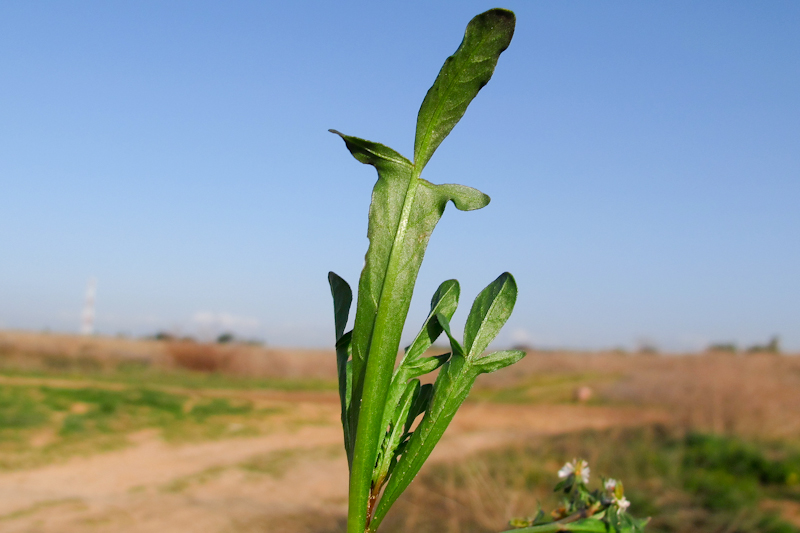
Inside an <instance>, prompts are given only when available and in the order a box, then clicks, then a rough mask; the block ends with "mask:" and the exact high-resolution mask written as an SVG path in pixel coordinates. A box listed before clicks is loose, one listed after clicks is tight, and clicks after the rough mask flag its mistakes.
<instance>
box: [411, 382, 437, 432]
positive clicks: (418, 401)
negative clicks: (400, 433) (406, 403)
mask: <svg viewBox="0 0 800 533" xmlns="http://www.w3.org/2000/svg"><path fill="white" fill-rule="evenodd" d="M431 398H433V384H431V383H426V384H425V385H423V386H422V387H420V389H419V394H417V396H416V397H415V398H414V405H412V406H411V409H409V411H408V416H407V417H406V424H405V430H406V433H408V432H409V431H410V430H411V426H412V425H413V424H414V420H416V419H417V417H418V416H419V415H421V414H422V413H424V412H425V411H427V410H428V405H430V403H431Z"/></svg>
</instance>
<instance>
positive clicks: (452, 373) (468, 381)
mask: <svg viewBox="0 0 800 533" xmlns="http://www.w3.org/2000/svg"><path fill="white" fill-rule="evenodd" d="M477 376H478V373H477V372H475V371H473V370H472V368H471V367H470V365H469V363H468V361H467V360H466V359H465V358H464V357H463V356H461V355H458V354H453V356H452V357H451V358H450V360H449V361H447V363H445V364H444V366H442V368H441V369H440V370H439V376H438V377H437V378H436V383H435V385H434V388H433V397H432V398H431V401H430V405H429V406H428V409H427V411H426V412H425V415H424V416H423V417H422V421H421V422H420V423H419V426H417V429H416V430H414V432H413V433H412V434H411V439H410V440H409V442H408V445H407V446H406V448H405V450H404V452H403V455H402V456H401V457H400V459H399V460H398V461H397V465H396V466H395V467H394V469H393V472H392V476H391V477H390V478H389V481H388V483H387V484H386V489H385V490H384V492H383V495H382V496H381V499H380V501H379V502H378V506H377V508H376V509H375V515H374V517H373V519H372V521H371V522H370V525H369V531H375V530H377V528H378V526H379V525H380V523H381V521H382V520H383V518H384V517H385V516H386V513H387V512H388V511H389V508H390V507H391V506H392V504H394V502H395V501H396V500H397V498H398V497H399V496H400V494H401V493H402V492H403V491H404V490H405V489H406V487H408V485H409V483H411V481H412V480H413V479H414V477H415V476H416V475H417V473H418V472H419V469H420V468H422V465H423V464H424V463H425V460H426V459H427V458H428V457H429V456H430V454H431V452H432V451H433V448H434V446H436V443H438V442H439V439H441V438H442V435H443V434H444V431H445V430H446V429H447V426H448V425H449V424H450V421H451V420H453V417H454V416H455V414H456V411H458V408H459V407H460V406H461V404H462V403H463V402H464V400H465V399H466V398H467V395H468V394H469V391H470V389H471V388H472V384H473V383H474V382H475V378H476V377H477Z"/></svg>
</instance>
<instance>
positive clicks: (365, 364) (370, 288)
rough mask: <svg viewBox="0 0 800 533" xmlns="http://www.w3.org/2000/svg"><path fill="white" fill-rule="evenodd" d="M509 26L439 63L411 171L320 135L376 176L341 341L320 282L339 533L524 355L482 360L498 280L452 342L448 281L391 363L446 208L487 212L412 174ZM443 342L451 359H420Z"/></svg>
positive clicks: (474, 198) (334, 285)
mask: <svg viewBox="0 0 800 533" xmlns="http://www.w3.org/2000/svg"><path fill="white" fill-rule="evenodd" d="M514 26H515V17H514V14H513V13H512V12H511V11H507V10H505V9H492V10H489V11H487V12H485V13H482V14H480V15H478V16H476V17H475V18H473V19H472V20H471V21H470V22H469V24H468V25H467V29H466V32H465V34H464V40H463V41H462V42H461V45H460V46H459V47H458V49H457V50H456V51H455V53H454V54H453V55H452V56H450V57H449V58H447V60H446V61H445V62H444V66H442V69H441V70H440V71H439V75H438V76H437V78H436V80H435V81H434V83H433V86H432V87H431V88H430V89H429V90H428V93H427V94H426V95H425V98H424V100H423V101H422V106H421V107H420V110H419V113H418V115H417V128H416V137H415V140H414V157H413V160H409V159H406V158H405V157H404V156H402V155H400V154H399V153H398V152H396V151H395V150H392V149H391V148H389V147H388V146H384V145H382V144H379V143H376V142H372V141H367V140H364V139H360V138H358V137H353V136H350V135H345V134H343V133H340V132H338V131H336V130H331V131H332V132H333V133H335V134H337V135H339V136H340V137H341V138H342V140H344V143H345V145H346V146H347V149H348V150H349V151H350V153H351V154H352V155H353V157H355V158H356V159H357V160H358V161H359V162H361V163H364V164H367V165H372V166H373V167H375V169H376V170H377V173H378V180H377V182H376V184H375V187H374V188H373V190H372V203H371V204H370V208H369V225H368V231H367V236H368V237H369V247H368V249H367V254H366V261H365V264H364V269H363V270H362V272H361V278H360V279H359V283H358V298H357V302H356V313H355V320H354V326H353V329H352V330H351V331H345V328H346V325H347V322H348V316H349V312H350V306H351V304H352V300H353V293H352V290H351V289H350V286H349V285H348V284H347V282H345V281H344V280H343V279H342V278H340V277H339V276H337V275H336V274H334V273H333V272H331V273H330V274H329V275H328V281H329V282H330V287H331V293H332V295H333V302H334V322H335V331H336V360H337V368H338V375H339V396H340V399H341V420H342V428H343V430H344V447H345V451H346V453H347V460H348V464H349V467H350V487H349V490H350V495H349V501H348V515H347V532H348V533H372V532H375V531H377V529H378V527H379V526H380V524H381V522H382V521H383V519H384V517H385V516H386V513H387V512H388V511H389V509H390V508H391V506H392V504H393V503H394V502H395V501H396V500H397V498H398V497H399V496H400V494H401V493H402V492H403V491H404V490H405V489H406V488H407V487H408V485H409V484H410V483H411V481H412V480H413V479H414V477H415V476H416V475H417V473H418V472H419V471H420V468H422V465H423V464H424V463H425V460H426V459H427V458H428V457H429V456H430V454H431V452H432V451H433V448H434V446H436V444H437V443H438V442H439V440H440V439H441V437H442V435H443V434H444V432H445V429H447V426H448V425H449V424H450V421H451V420H452V419H453V416H455V414H456V411H457V410H458V408H459V407H460V406H461V404H462V403H463V402H464V400H465V399H466V398H467V395H468V394H469V391H470V389H471V388H472V385H473V383H474V382H475V379H476V378H477V377H478V376H479V375H480V374H483V373H487V372H494V371H496V370H499V369H501V368H504V367H506V366H509V365H511V364H513V363H515V362H517V361H519V360H520V359H522V357H523V356H524V355H525V353H524V352H522V351H519V350H508V351H499V352H494V353H491V354H488V355H484V352H485V351H486V349H487V348H488V346H489V344H490V343H491V342H492V341H493V340H494V339H495V337H496V336H497V335H498V333H499V332H500V329H501V328H502V327H503V325H504V324H505V323H506V321H507V320H508V318H509V316H510V315H511V311H512V310H513V308H514V303H515V302H516V299H517V285H516V283H515V281H514V278H513V277H512V276H511V274H509V273H507V272H506V273H503V274H501V275H500V276H499V277H498V278H497V279H495V280H494V281H493V282H492V283H490V284H489V285H488V286H487V287H486V288H485V289H483V291H481V293H480V294H479V295H478V296H477V298H475V301H474V302H473V304H472V308H471V309H470V312H469V315H468V316H467V320H466V325H465V327H464V333H463V337H462V340H461V341H459V340H457V339H456V338H455V336H454V334H453V332H452V331H451V328H450V320H451V319H452V317H453V314H454V313H455V311H456V307H457V306H458V301H459V296H460V288H459V284H458V282H457V281H456V280H447V281H445V282H444V283H442V284H441V285H440V286H439V288H438V289H437V290H436V292H435V293H434V294H433V297H432V298H431V306H430V312H429V313H428V316H427V317H426V318H425V320H424V322H423V324H422V327H421V328H420V330H419V333H418V334H417V336H416V338H414V340H413V342H411V344H410V345H409V346H408V347H407V348H406V349H405V352H404V354H403V355H402V357H401V358H400V361H399V362H397V356H398V352H399V349H400V337H401V334H402V332H403V327H404V325H405V321H406V316H407V314H408V309H409V304H410V302H411V296H412V294H413V292H414V284H415V282H416V279H417V274H418V272H419V268H420V265H421V264H422V259H423V256H424V255H425V249H426V247H427V245H428V240H429V238H430V236H431V233H432V232H433V230H434V228H435V227H436V224H437V223H438V222H439V219H440V218H441V216H442V214H443V213H444V210H445V207H446V205H447V203H448V202H452V203H453V205H455V207H456V209H459V210H461V211H471V210H474V209H480V208H482V207H485V206H486V205H487V204H488V203H489V197H488V196H487V195H485V194H484V193H482V192H480V191H478V190H476V189H473V188H471V187H467V186H465V185H456V184H442V185H437V184H433V183H431V182H429V181H426V180H424V179H422V178H421V174H422V170H423V169H424V168H425V165H426V164H427V163H428V161H429V160H430V158H431V156H432V155H433V153H434V151H435V150H436V149H437V148H438V147H439V145H440V144H441V143H442V141H443V140H444V139H445V137H447V135H448V134H449V133H450V131H452V129H453V128H454V127H455V125H456V124H457V123H458V121H459V120H461V117H462V116H464V113H465V112H466V110H467V106H468V105H469V103H470V102H471V101H472V99H473V98H475V96H476V95H477V94H478V92H479V91H480V90H481V89H482V88H483V87H484V86H485V85H486V84H487V83H488V82H489V80H490V79H491V77H492V74H493V73H494V69H495V66H496V65H497V61H498V59H499V57H500V54H502V53H503V51H504V50H506V48H508V45H509V44H510V42H511V38H512V36H513V34H514ZM442 334H444V335H445V336H446V338H447V341H448V342H449V345H450V352H449V353H446V354H443V355H436V356H426V355H425V353H426V352H427V351H428V349H429V348H431V346H432V345H433V343H434V341H436V339H438V338H439V336H441V335H442ZM435 370H438V372H439V373H438V376H437V377H436V380H435V382H434V383H433V384H425V385H422V384H421V381H420V379H419V378H420V377H421V376H423V375H425V374H428V373H430V372H433V371H435ZM415 424H416V425H415ZM587 474H588V470H587ZM573 477H574V476H573ZM595 522H596V523H599V522H597V521H595ZM592 525H594V524H592ZM531 531H534V530H531ZM553 531H555V530H553Z"/></svg>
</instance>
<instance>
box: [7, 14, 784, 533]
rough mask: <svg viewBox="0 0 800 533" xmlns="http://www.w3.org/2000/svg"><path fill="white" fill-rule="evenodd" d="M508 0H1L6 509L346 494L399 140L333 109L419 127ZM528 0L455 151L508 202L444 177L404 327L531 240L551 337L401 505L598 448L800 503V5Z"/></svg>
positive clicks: (235, 511) (639, 500)
mask: <svg viewBox="0 0 800 533" xmlns="http://www.w3.org/2000/svg"><path fill="white" fill-rule="evenodd" d="M491 7H495V6H494V5H491V4H486V3H484V2H480V1H463V2H424V3H423V2H415V1H414V2H403V3H391V4H386V5H384V4H374V3H368V2H345V3H326V2H310V1H309V2H294V3H289V4H278V3H275V4H264V3H258V2H245V1H243V2H237V3H235V4H224V3H220V2H171V3H169V4H163V3H157V2H115V3H113V4H109V3H104V2H93V1H86V2H81V3H72V4H66V3H59V2H39V3H26V2H6V3H4V4H2V6H0V69H2V72H3V83H1V84H0V102H3V103H2V105H0V124H3V125H4V126H5V127H2V128H0V184H2V193H3V200H4V201H3V203H2V206H3V207H2V209H0V258H2V260H0V502H2V503H0V529H2V530H3V531H6V530H8V531H19V532H22V531H26V532H27V531H48V532H49V531H53V532H69V531H76V532H84V531H111V530H113V531H121V532H127V531H130V532H134V531H143V532H144V531H155V530H158V531H193V532H194V531H197V532H205V531H208V532H218V531H220V532H222V531H245V532H247V531H292V532H295V531H308V532H313V533H322V532H328V531H331V532H333V531H340V530H341V528H342V516H343V513H344V511H343V510H344V508H345V505H346V475H347V474H346V464H344V465H343V464H342V453H341V450H340V448H341V446H340V440H341V436H340V435H339V432H340V429H338V428H337V424H338V421H337V420H338V414H337V412H338V400H337V398H336V392H335V390H336V385H335V370H334V364H333V355H332V350H331V348H332V344H333V334H334V330H333V321H332V313H331V311H332V304H331V301H330V292H329V290H328V287H327V279H326V275H327V272H328V271H329V270H333V271H335V272H337V273H338V274H339V275H341V276H342V277H344V278H345V279H347V280H348V281H349V282H350V284H351V285H352V286H354V287H355V286H356V284H357V280H358V276H359V272H360V269H361V267H362V265H363V255H364V253H365V251H366V247H367V239H366V222H367V209H368V205H369V201H370V193H371V189H372V185H373V184H374V181H375V178H376V176H375V172H374V169H372V168H371V167H368V166H365V165H361V164H359V163H358V162H356V161H355V160H354V159H353V158H352V157H351V156H350V154H349V153H348V152H347V150H346V149H345V147H344V145H343V143H342V142H341V140H340V139H338V138H337V137H335V136H333V135H331V134H330V133H328V131H327V130H328V129H329V128H336V129H338V130H340V131H342V132H344V133H346V134H349V135H355V136H359V137H363V138H366V139H370V140H373V141H376V142H381V143H384V144H386V145H388V146H391V147H392V148H394V149H396V150H398V151H399V152H401V153H403V154H405V155H406V156H409V157H410V156H411V154H412V152H413V136H414V128H415V121H416V113H417V110H418V108H419V104H420V103H421V101H422V98H423V97H424V95H425V92H426V91H427V89H428V88H429V87H430V85H431V84H432V82H433V80H434V79H435V77H436V74H437V73H438V70H439V68H440V67H441V65H442V62H443V61H444V59H445V58H446V57H447V56H448V55H449V54H451V53H452V52H453V51H454V50H455V49H456V47H457V45H458V43H459V42H460V40H461V38H462V36H463V31H464V27H465V26H466V24H467V22H468V21H469V20H470V18H471V17H472V16H474V15H475V14H477V13H479V12H482V11H484V10H486V9H489V8H491ZM502 7H507V8H510V9H512V10H514V11H515V13H516V15H517V30H516V35H515V37H514V40H513V41H512V44H511V46H510V48H509V49H508V50H507V51H506V52H505V53H504V54H503V55H502V57H501V58H500V61H499V63H498V66H497V70H496V72H495V76H494V77H493V79H492V81H491V82H490V83H489V85H487V87H486V88H485V89H484V90H483V91H482V92H481V93H480V94H479V96H478V97H477V98H476V99H475V101H474V102H473V103H472V105H471V106H470V109H469V110H468V112H467V114H466V115H465V117H464V119H463V120H462V121H461V123H460V124H459V125H458V127H457V128H455V130H454V131H453V133H452V134H451V135H450V136H449V137H448V138H447V140H445V142H444V143H443V144H442V145H441V146H440V148H439V149H438V151H437V153H436V154H435V156H434V157H433V159H432V160H431V162H430V164H429V165H428V166H427V167H426V170H425V173H424V175H423V177H424V178H426V179H428V180H430V181H432V182H434V183H460V184H464V185H469V186H472V187H476V188H478V189H480V190H481V191H483V192H485V193H487V194H489V195H490V196H491V197H492V202H491V203H490V205H489V206H487V207H486V208H484V209H482V210H480V211H475V212H469V213H464V212H459V211H457V210H455V209H453V208H452V207H449V208H448V209H447V211H446V213H445V215H444V217H443V218H442V220H441V222H440V224H439V226H438V227H437V230H436V232H435V233H434V235H433V237H432V238H431V241H430V245H429V248H428V252H427V254H426V261H425V263H424V264H423V266H422V270H421V272H420V276H419V282H418V284H417V290H416V292H415V297H414V300H413V301H412V305H411V311H410V313H409V321H408V327H407V331H406V332H405V334H404V338H405V339H407V340H408V339H410V338H411V337H412V336H413V335H414V334H415V333H416V330H417V328H418V327H419V325H421V323H422V320H423V319H424V316H425V315H426V313H427V307H428V301H429V298H430V295H431V294H432V293H433V291H434V290H435V288H436V287H437V286H438V284H439V283H440V282H441V281H443V280H445V279H449V278H457V279H458V280H459V281H460V282H461V285H462V295H463V300H464V301H463V302H462V310H461V311H459V312H458V313H457V314H456V317H455V318H454V325H455V327H456V329H460V327H463V322H464V320H465V317H466V311H465V310H464V308H467V309H468V307H469V304H470V302H471V299H472V298H473V297H474V295H476V294H477V293H478V292H479V291H480V290H481V289H482V288H483V287H484V286H485V285H486V284H488V283H489V282H490V281H492V280H493V279H494V278H495V277H496V276H497V275H498V274H500V273H501V272H503V271H510V272H512V273H513V274H514V275H515V277H516V280H517V283H518V285H519V288H520V292H519V298H518V302H517V307H516V309H515V312H514V315H513V316H512V318H511V319H510V321H509V323H508V324H507V326H506V328H505V330H504V331H503V333H501V335H500V337H499V338H498V340H497V341H496V343H495V344H496V347H497V348H507V347H512V346H513V347H518V348H524V349H526V350H527V351H528V356H527V358H526V359H525V360H523V362H521V363H520V364H519V365H518V366H516V367H514V368H511V369H508V370H507V371H505V372H502V373H499V374H497V375H492V376H485V377H484V378H481V380H479V381H478V384H477V385H476V390H475V393H474V395H473V399H472V400H471V401H470V402H469V403H468V404H467V405H466V407H465V408H464V409H463V412H462V413H460V414H459V416H458V417H457V418H456V420H455V421H454V423H453V427H451V429H450V430H449V431H448V434H447V436H446V438H445V440H444V441H443V443H442V449H443V450H444V451H442V452H441V453H440V454H439V455H438V456H437V457H435V458H434V459H435V460H434V461H433V464H432V465H431V466H430V467H428V468H427V469H426V470H424V471H423V474H422V475H421V476H420V479H419V480H418V481H417V482H416V483H415V484H414V485H412V488H411V489H410V490H409V493H408V494H407V495H406V496H405V497H404V499H403V500H402V501H401V502H400V503H399V504H398V506H399V507H398V510H397V511H395V512H394V513H393V514H392V515H390V519H387V522H386V524H385V526H386V529H387V531H412V530H413V531H448V532H461V531H463V532H468V531H469V532H473V531H474V532H489V531H499V530H501V529H503V526H504V524H506V523H507V521H508V519H509V518H511V517H517V516H519V517H524V516H528V515H533V514H535V512H536V509H537V505H538V502H541V503H542V504H543V505H546V506H547V505H550V506H552V503H554V501H555V500H554V499H553V498H554V497H553V495H552V494H551V493H550V492H549V489H548V488H547V487H552V485H553V484H554V482H555V472H556V471H557V470H558V468H559V467H560V466H561V465H562V464H563V463H564V462H565V461H567V460H570V459H572V458H573V457H575V456H583V457H586V458H587V459H588V460H589V461H590V463H591V465H592V468H593V472H596V473H597V474H600V475H605V476H611V477H615V478H622V479H623V481H625V483H626V487H627V489H626V490H627V491H628V492H629V494H628V497H629V499H630V500H631V501H632V502H633V505H632V507H631V512H632V513H633V514H635V515H637V516H647V515H650V516H653V522H652V523H651V528H652V530H653V531H720V532H722V531H726V532H734V531H742V532H750V531H770V532H771V531H775V532H778V531H780V532H783V531H787V532H788V531H797V530H798V528H799V527H800V485H798V483H800V479H798V476H800V413H799V412H798V409H800V407H798V406H800V360H799V359H798V358H796V357H795V356H796V355H797V354H798V352H800V276H798V272H800V246H799V245H800V242H798V235H799V234H800V210H798V209H797V206H798V204H799V203H800V150H798V146H800V32H798V31H797V28H798V27H800V5H799V4H797V3H796V2H789V1H785V2H780V1H776V2H770V3H768V4H763V3H746V2H735V1H734V2H705V3H703V4H695V3H691V2H672V3H669V4H643V3H638V2H624V1H614V2H607V3H593V2H536V3H530V2H520V1H509V2H508V3H506V4H505V5H503V6H502ZM351 321H352V318H351ZM443 351H445V349H444V348H441V349H440V350H439V353H441V352H443ZM454 459H458V461H454ZM597 479H599V478H595V479H594V480H593V482H597ZM629 480H630V481H629ZM286 487H292V490H287V489H286ZM392 528H394V529H392Z"/></svg>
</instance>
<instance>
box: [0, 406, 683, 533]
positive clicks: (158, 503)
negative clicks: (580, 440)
mask: <svg viewBox="0 0 800 533" xmlns="http://www.w3.org/2000/svg"><path fill="white" fill-rule="evenodd" d="M204 392H205V391H204ZM222 394H225V395H236V396H241V397H249V398H252V397H254V396H257V397H258V399H259V401H261V402H262V403H263V402H268V403H270V404H272V405H274V406H277V407H282V408H284V411H285V412H286V413H287V414H286V416H285V417H284V419H282V420H280V421H278V422H277V423H276V425H275V427H274V428H273V430H272V431H271V432H270V433H269V434H266V435H262V436H258V437H249V438H244V437H240V438H230V439H225V440H219V441H213V442H203V443H198V444H188V445H181V446H176V445H169V444H166V443H164V442H162V441H161V440H160V439H159V438H158V436H157V434H156V433H155V432H152V431H144V432H140V433H138V434H135V435H133V436H132V439H131V440H132V445H131V446H130V447H129V448H127V449H124V450H121V451H115V452H109V453H103V454H97V455H94V456H91V457H85V458H73V459H71V460H68V461H66V462H64V463H62V464H56V465H50V466H46V467H42V468H37V469H32V470H25V471H18V472H12V473H6V474H2V475H0V529H2V530H3V531H7V532H9V533H22V532H33V531H36V532H37V533H39V532H41V533H85V532H91V531H115V532H119V533H139V532H142V533H144V532H152V531H159V532H160V533H171V532H176V533H177V532H187V531H191V532H192V533H223V532H228V531H231V532H232V531H237V532H248V531H254V532H255V531H282V530H284V528H285V530H286V531H293V530H294V531H302V527H303V524H302V523H301V522H302V521H303V520H307V519H308V517H314V516H316V517H322V521H323V522H324V523H325V524H328V525H330V527H331V528H332V529H330V531H335V530H336V524H337V523H338V522H337V520H339V521H340V520H341V517H342V516H344V514H345V512H346V501H347V481H346V479H347V465H346V461H345V460H344V457H343V453H342V452H341V444H340V442H341V429H340V427H339V412H338V401H337V398H336V395H335V394H328V393H314V394H309V393H302V392H300V393H291V392H279V393H272V392H240V391H235V392H231V391H225V392H224V393H222ZM667 419H668V416H667V415H666V414H665V413H664V412H663V411H655V410H647V409H636V408H607V407H596V406H584V405H549V406H543V405H533V406H525V405H502V404H494V403H467V404H466V405H465V406H464V407H463V408H462V409H461V410H460V411H459V413H458V415H457V416H456V418H455V419H454V421H453V423H452V425H451V427H450V428H449V429H448V431H447V433H446V434H445V437H444V438H443V440H442V442H441V444H440V446H438V447H437V448H436V451H435V452H434V455H433V457H432V461H434V462H435V461H452V460H457V459H459V458H463V457H465V456H467V455H470V454H472V453H475V452H477V451H480V450H484V449H487V448H492V447H497V446H502V445H507V444H509V443H511V442H515V441H519V440H521V439H525V438H530V437H532V436H535V435H547V434H556V433H564V432H571V431H577V430H580V429H587V428H594V429H602V428H607V427H612V426H621V425H641V424H646V423H653V422H664V421H667ZM303 517H304V518H303ZM280 524H285V526H281V525H280ZM314 527H315V528H316V529H315V530H316V531H322V530H327V529H325V527H328V526H324V527H323V529H319V527H322V526H319V525H317V526H314Z"/></svg>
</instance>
